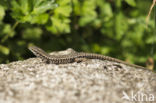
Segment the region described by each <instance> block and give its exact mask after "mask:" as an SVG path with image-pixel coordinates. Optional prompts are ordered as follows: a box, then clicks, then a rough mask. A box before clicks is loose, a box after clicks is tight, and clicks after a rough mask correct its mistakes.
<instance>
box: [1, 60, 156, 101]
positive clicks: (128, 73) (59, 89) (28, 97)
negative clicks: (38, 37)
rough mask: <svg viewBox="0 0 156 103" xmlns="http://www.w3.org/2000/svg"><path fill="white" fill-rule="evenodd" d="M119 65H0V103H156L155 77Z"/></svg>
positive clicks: (37, 62) (35, 62)
mask: <svg viewBox="0 0 156 103" xmlns="http://www.w3.org/2000/svg"><path fill="white" fill-rule="evenodd" d="M120 65H121V66H120ZM120 65H119V64H118V63H114V62H109V61H101V60H88V61H86V62H81V63H71V64H61V65H55V64H45V63H43V62H42V61H41V59H40V58H30V59H27V60H24V61H17V62H12V63H9V64H1V65H0V103H132V101H135V102H136V103H140V101H141V100H143V101H145V103H146V102H149V101H155V103H156V73H154V72H152V71H150V70H145V69H136V68H132V67H128V66H125V65H122V64H120ZM153 97H155V98H154V99H153ZM153 103H154V102H153Z"/></svg>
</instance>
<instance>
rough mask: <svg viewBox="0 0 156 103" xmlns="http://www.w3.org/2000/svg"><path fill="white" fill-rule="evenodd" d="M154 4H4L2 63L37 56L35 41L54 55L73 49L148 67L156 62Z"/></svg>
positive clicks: (108, 0)
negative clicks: (32, 46) (30, 48)
mask: <svg viewBox="0 0 156 103" xmlns="http://www.w3.org/2000/svg"><path fill="white" fill-rule="evenodd" d="M151 3H152V1H149V0H56V1H54V0H11V1H10V0H1V1H0V63H7V62H10V61H15V60H22V59H25V58H28V57H30V56H32V55H31V53H30V52H29V51H28V50H27V46H28V45H30V44H32V43H33V44H36V45H38V46H40V47H41V48H43V49H45V50H46V51H48V52H50V51H53V50H62V49H66V48H69V47H70V48H74V49H76V50H78V51H86V52H96V53H100V54H104V55H108V56H112V57H116V58H119V59H122V60H127V61H130V62H133V63H136V64H141V65H142V64H143V65H144V64H145V62H146V60H147V58H148V57H150V56H152V58H153V59H155V60H156V53H155V54H151V51H152V49H153V41H154V37H153V34H154V19H152V18H151V19H150V21H149V24H148V25H147V24H146V20H145V19H146V16H147V14H148V10H149V7H150V5H151ZM151 17H152V16H151ZM154 43H156V42H154Z"/></svg>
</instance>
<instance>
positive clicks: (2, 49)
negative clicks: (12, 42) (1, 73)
mask: <svg viewBox="0 0 156 103" xmlns="http://www.w3.org/2000/svg"><path fill="white" fill-rule="evenodd" d="M0 52H1V53H2V54H4V55H8V54H9V53H10V50H9V48H7V47H5V46H3V45H0Z"/></svg>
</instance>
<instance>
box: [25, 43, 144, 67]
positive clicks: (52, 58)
mask: <svg viewBox="0 0 156 103" xmlns="http://www.w3.org/2000/svg"><path fill="white" fill-rule="evenodd" d="M28 49H29V50H30V51H31V52H33V54H34V55H35V56H37V57H39V58H41V59H42V60H43V61H44V62H46V63H52V64H67V63H72V62H77V61H79V62H81V61H83V60H85V59H99V60H108V61H112V62H117V63H122V64H124V65H127V66H132V67H135V68H142V69H146V68H145V67H142V66H139V65H135V64H130V63H127V62H125V61H122V60H119V59H116V58H112V57H109V56H104V55H100V54H95V53H85V52H76V51H74V50H72V52H71V53H70V54H67V55H49V54H48V53H46V52H45V51H44V50H42V49H41V48H39V47H37V46H30V47H29V48H28Z"/></svg>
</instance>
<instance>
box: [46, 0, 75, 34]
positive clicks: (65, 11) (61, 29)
mask: <svg viewBox="0 0 156 103" xmlns="http://www.w3.org/2000/svg"><path fill="white" fill-rule="evenodd" d="M57 3H58V5H59V7H58V8H56V9H55V10H54V14H53V15H52V16H51V17H50V20H51V24H50V25H48V26H47V27H46V28H47V30H48V31H50V32H52V33H54V34H60V33H69V32H70V24H69V23H70V22H71V20H70V18H69V17H70V13H71V12H72V8H71V0H57Z"/></svg>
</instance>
